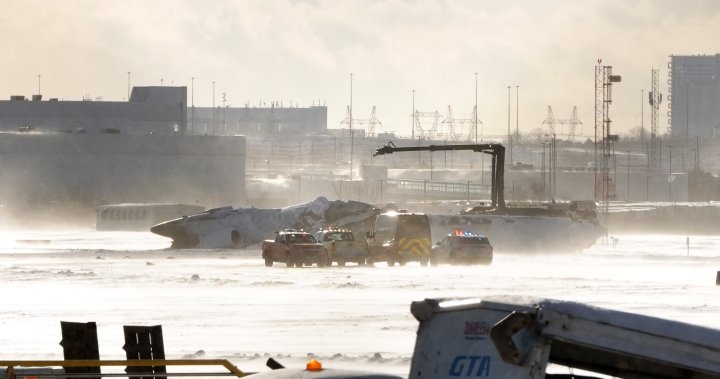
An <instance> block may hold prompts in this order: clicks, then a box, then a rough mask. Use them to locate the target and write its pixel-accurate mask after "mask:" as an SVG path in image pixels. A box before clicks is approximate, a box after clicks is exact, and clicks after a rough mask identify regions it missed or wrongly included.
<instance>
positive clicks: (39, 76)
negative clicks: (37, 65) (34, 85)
mask: <svg viewBox="0 0 720 379" xmlns="http://www.w3.org/2000/svg"><path fill="white" fill-rule="evenodd" d="M41 77H42V75H40V74H38V95H40V94H42V92H40V78H41Z"/></svg>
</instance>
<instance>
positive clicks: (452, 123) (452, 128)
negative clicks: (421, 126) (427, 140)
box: [442, 105, 482, 142]
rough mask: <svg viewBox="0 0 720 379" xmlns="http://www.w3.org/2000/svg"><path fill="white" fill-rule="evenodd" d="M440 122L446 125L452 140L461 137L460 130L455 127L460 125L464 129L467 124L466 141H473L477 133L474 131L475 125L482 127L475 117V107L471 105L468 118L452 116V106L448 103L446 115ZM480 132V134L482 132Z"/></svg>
mask: <svg viewBox="0 0 720 379" xmlns="http://www.w3.org/2000/svg"><path fill="white" fill-rule="evenodd" d="M442 123H443V124H445V125H447V128H448V135H449V136H451V138H450V139H451V140H453V141H459V140H460V139H461V138H462V132H461V131H460V130H458V129H457V128H456V127H460V128H462V130H464V129H465V126H466V125H467V126H468V130H469V132H468V135H467V138H466V140H467V141H473V140H474V139H475V138H476V137H477V133H476V132H475V130H476V129H475V128H476V125H479V126H480V127H481V128H482V121H480V120H478V119H477V107H473V110H472V114H471V116H470V118H454V117H453V111H452V106H450V105H448V115H447V117H445V120H443V122H442ZM481 130H482V129H481ZM480 134H481V135H482V133H480ZM475 142H477V141H475Z"/></svg>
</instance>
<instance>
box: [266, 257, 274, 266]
mask: <svg viewBox="0 0 720 379" xmlns="http://www.w3.org/2000/svg"><path fill="white" fill-rule="evenodd" d="M272 265H273V260H272V258H270V257H265V267H272Z"/></svg>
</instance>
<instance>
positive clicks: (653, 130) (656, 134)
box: [648, 68, 662, 171]
mask: <svg viewBox="0 0 720 379" xmlns="http://www.w3.org/2000/svg"><path fill="white" fill-rule="evenodd" d="M659 71H660V70H658V69H655V68H654V69H652V74H651V76H650V81H651V85H652V91H650V93H649V94H648V95H649V96H648V101H649V102H650V169H651V170H654V171H655V170H658V169H659V168H660V117H659V116H660V103H662V94H661V93H660V92H659V91H658V89H659V87H660V85H659V79H658V76H659Z"/></svg>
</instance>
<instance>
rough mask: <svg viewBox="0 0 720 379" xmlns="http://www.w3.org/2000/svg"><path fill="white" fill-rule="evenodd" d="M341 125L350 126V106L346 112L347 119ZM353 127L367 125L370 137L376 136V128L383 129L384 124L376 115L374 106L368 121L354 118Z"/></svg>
mask: <svg viewBox="0 0 720 379" xmlns="http://www.w3.org/2000/svg"><path fill="white" fill-rule="evenodd" d="M340 125H347V126H348V127H349V126H350V106H348V107H347V110H346V112H345V119H344V120H342V121H340ZM352 125H353V126H355V125H367V128H366V132H367V134H368V135H369V136H374V135H375V128H377V127H378V126H380V127H382V122H380V120H378V118H377V116H376V115H375V106H374V105H373V107H372V111H371V112H370V118H368V119H358V118H353V119H352Z"/></svg>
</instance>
